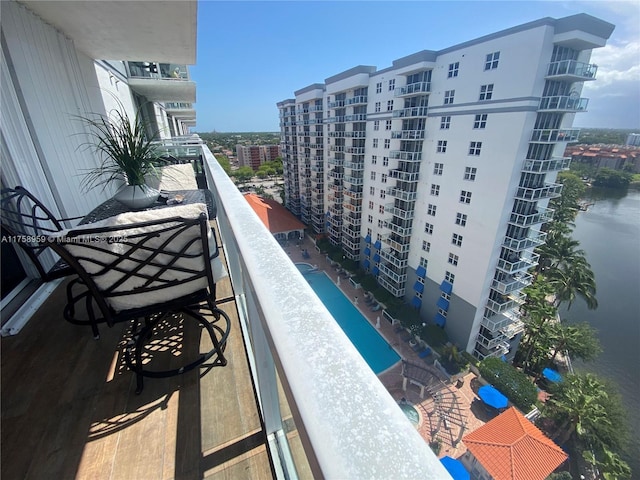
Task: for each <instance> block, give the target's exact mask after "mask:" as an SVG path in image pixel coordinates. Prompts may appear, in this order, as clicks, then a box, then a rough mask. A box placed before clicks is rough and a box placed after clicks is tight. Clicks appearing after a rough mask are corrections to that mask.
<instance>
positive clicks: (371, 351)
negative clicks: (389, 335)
mask: <svg viewBox="0 0 640 480" xmlns="http://www.w3.org/2000/svg"><path fill="white" fill-rule="evenodd" d="M296 266H297V267H298V270H300V271H301V272H302V274H303V275H304V278H305V279H306V280H307V282H309V285H311V288H313V290H314V291H315V292H316V295H318V297H319V298H320V300H322V303H324V304H325V306H326V307H327V309H328V310H329V312H331V315H333V318H335V319H336V322H338V325H340V327H341V328H342V330H343V331H344V333H346V334H347V337H349V340H351V343H353V345H354V346H355V347H356V348H357V349H358V351H359V352H360V355H362V357H363V358H364V359H365V361H366V362H367V363H368V364H369V367H371V369H372V370H373V371H374V373H375V374H376V375H378V374H379V373H382V372H384V371H385V370H387V369H388V368H390V367H392V366H393V365H394V364H396V363H397V362H399V361H400V356H399V355H398V354H397V353H396V352H395V350H394V349H393V348H392V347H391V345H389V344H388V343H387V341H386V340H385V339H384V338H383V337H382V336H381V335H380V334H379V333H378V332H377V331H376V329H375V328H374V327H373V326H372V325H371V324H370V323H369V321H368V320H367V319H366V318H365V317H364V316H363V315H362V314H361V313H360V311H359V310H358V309H357V308H356V307H355V306H354V305H353V304H352V303H351V301H350V300H349V299H348V298H347V297H345V295H344V294H343V293H342V291H341V290H340V289H339V288H338V287H337V286H336V285H335V284H334V283H333V280H331V279H330V278H329V277H328V276H327V274H326V273H324V272H320V271H317V269H314V268H313V267H311V266H310V265H307V264H296Z"/></svg>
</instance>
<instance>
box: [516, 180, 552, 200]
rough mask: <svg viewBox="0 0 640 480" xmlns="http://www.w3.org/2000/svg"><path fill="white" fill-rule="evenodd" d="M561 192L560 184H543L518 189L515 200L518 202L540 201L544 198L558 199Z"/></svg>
mask: <svg viewBox="0 0 640 480" xmlns="http://www.w3.org/2000/svg"><path fill="white" fill-rule="evenodd" d="M561 191H562V184H561V183H544V184H542V185H541V186H539V187H518V190H516V195H515V198H518V199H520V200H542V199H544V198H555V197H559V196H560V193H561Z"/></svg>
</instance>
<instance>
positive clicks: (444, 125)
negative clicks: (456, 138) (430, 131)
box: [440, 115, 451, 130]
mask: <svg viewBox="0 0 640 480" xmlns="http://www.w3.org/2000/svg"><path fill="white" fill-rule="evenodd" d="M450 126H451V116H450V115H447V116H446V117H440V129H441V130H449V127H450Z"/></svg>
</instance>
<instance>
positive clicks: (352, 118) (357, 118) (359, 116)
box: [344, 113, 367, 122]
mask: <svg viewBox="0 0 640 480" xmlns="http://www.w3.org/2000/svg"><path fill="white" fill-rule="evenodd" d="M344 118H345V120H344V121H345V122H364V121H365V120H366V119H367V114H366V113H354V114H352V115H347V116H345V117H344Z"/></svg>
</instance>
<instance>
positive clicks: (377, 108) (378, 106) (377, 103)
mask: <svg viewBox="0 0 640 480" xmlns="http://www.w3.org/2000/svg"><path fill="white" fill-rule="evenodd" d="M379 111H380V102H376V112H379Z"/></svg>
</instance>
